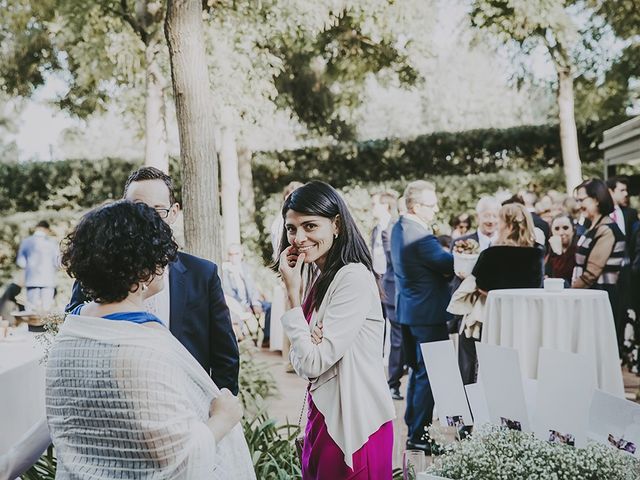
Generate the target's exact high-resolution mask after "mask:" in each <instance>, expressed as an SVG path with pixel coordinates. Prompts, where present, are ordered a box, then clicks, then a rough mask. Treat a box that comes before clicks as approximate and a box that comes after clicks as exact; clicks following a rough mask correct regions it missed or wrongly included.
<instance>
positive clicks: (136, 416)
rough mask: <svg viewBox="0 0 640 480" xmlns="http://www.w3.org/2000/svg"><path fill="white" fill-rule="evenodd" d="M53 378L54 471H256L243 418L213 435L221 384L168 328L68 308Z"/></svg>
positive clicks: (50, 369) (220, 474) (84, 474)
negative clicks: (221, 433) (74, 312)
mask: <svg viewBox="0 0 640 480" xmlns="http://www.w3.org/2000/svg"><path fill="white" fill-rule="evenodd" d="M46 382H47V390H46V406H47V420H48V424H49V431H50V433H51V438H52V440H53V443H54V445H55V447H56V453H57V457H58V471H57V475H56V478H61V479H71V478H86V479H89V478H100V479H116V478H117V479H134V478H135V479H161V478H162V479H216V480H217V479H220V480H223V479H225V480H226V479H231V478H232V479H238V480H243V479H255V478H256V477H255V473H254V471H253V466H252V462H251V457H250V454H249V449H248V447H247V443H246V441H245V439H244V436H243V434H242V428H241V426H240V425H239V424H238V425H236V427H234V429H233V430H232V431H231V432H230V433H229V434H227V435H226V436H225V437H224V438H223V439H222V440H221V441H220V442H219V443H218V444H216V442H215V439H214V437H213V434H212V433H211V431H210V430H209V428H208V427H207V423H206V422H207V420H208V417H209V406H210V403H211V400H212V399H213V398H215V397H216V396H217V395H218V393H219V389H218V388H217V387H216V385H215V384H214V383H213V381H212V380H211V379H210V378H209V376H208V375H207V374H206V373H205V371H204V370H203V369H202V367H201V366H200V365H199V364H198V363H197V362H196V360H195V359H194V358H193V357H192V356H191V355H190V354H189V352H188V351H187V350H186V349H185V348H184V347H183V346H182V345H181V344H180V342H178V341H177V340H176V339H175V338H174V337H173V335H171V333H170V332H169V331H168V330H167V329H165V328H154V327H150V326H145V325H138V324H135V323H132V322H127V321H114V320H105V319H102V318H95V317H87V316H82V315H69V316H68V317H67V319H66V321H65V322H64V324H63V325H62V327H61V329H60V332H59V333H58V335H57V336H56V341H55V344H54V345H53V347H52V348H51V351H50V353H49V361H48V364H47V372H46Z"/></svg>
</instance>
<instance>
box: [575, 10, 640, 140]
mask: <svg viewBox="0 0 640 480" xmlns="http://www.w3.org/2000/svg"><path fill="white" fill-rule="evenodd" d="M588 5H589V6H591V7H592V8H593V9H594V16H599V17H600V18H602V19H604V20H605V22H606V23H605V24H604V26H603V29H611V31H612V32H613V34H614V35H615V38H616V41H617V43H619V44H621V46H622V49H621V51H620V52H619V54H617V55H615V54H614V55H615V57H614V58H613V59H612V61H611V65H610V67H609V68H607V69H606V71H605V72H604V73H601V74H600V75H589V76H582V77H581V78H579V79H578V82H577V83H576V117H577V119H578V123H584V124H588V125H589V126H590V127H591V128H589V131H591V132H592V133H591V135H592V138H591V140H592V142H593V143H594V144H595V143H597V142H600V141H601V140H602V131H603V130H605V129H607V128H610V127H612V126H614V125H616V124H618V123H620V122H622V121H624V120H626V119H627V118H628V115H629V112H630V111H632V110H633V108H634V107H638V106H640V8H638V3H637V2H636V1H635V0H589V1H588ZM610 56H611V54H610Z"/></svg>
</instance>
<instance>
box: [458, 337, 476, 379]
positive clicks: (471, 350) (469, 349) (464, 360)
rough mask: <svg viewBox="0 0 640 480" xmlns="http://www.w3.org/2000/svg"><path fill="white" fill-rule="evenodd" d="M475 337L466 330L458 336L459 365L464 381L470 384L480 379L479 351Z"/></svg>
mask: <svg viewBox="0 0 640 480" xmlns="http://www.w3.org/2000/svg"><path fill="white" fill-rule="evenodd" d="M476 342H477V340H476V339H474V338H469V337H467V336H466V335H465V334H464V332H462V333H461V334H460V337H459V338H458V367H459V368H460V375H461V376H462V383H463V384H465V385H469V384H471V383H476V380H477V379H478V353H477V352H476Z"/></svg>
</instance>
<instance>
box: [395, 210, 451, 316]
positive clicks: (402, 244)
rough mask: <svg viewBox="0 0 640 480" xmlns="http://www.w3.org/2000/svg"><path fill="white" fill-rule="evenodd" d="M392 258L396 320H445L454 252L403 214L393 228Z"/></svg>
mask: <svg viewBox="0 0 640 480" xmlns="http://www.w3.org/2000/svg"><path fill="white" fill-rule="evenodd" d="M391 259H392V261H393V269H394V272H395V276H396V315H397V322H398V323H400V324H402V325H411V326H434V325H443V324H445V323H446V322H447V319H448V314H447V312H446V308H447V305H449V300H450V299H451V295H450V293H449V280H450V279H451V277H452V276H453V255H451V253H449V252H446V251H445V250H444V249H443V248H442V246H441V245H440V243H439V242H438V239H437V238H436V236H435V235H432V234H430V233H429V232H428V231H427V230H426V229H425V228H424V227H423V226H422V225H420V224H418V223H417V222H414V221H413V220H410V219H407V218H406V217H400V220H398V221H397V222H396V224H395V225H394V226H393V229H392V231H391Z"/></svg>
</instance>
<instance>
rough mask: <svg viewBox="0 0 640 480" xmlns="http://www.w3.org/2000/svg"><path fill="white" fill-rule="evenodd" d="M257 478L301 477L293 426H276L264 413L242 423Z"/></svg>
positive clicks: (296, 428)
mask: <svg viewBox="0 0 640 480" xmlns="http://www.w3.org/2000/svg"><path fill="white" fill-rule="evenodd" d="M243 427H244V436H245V438H246V439H247V444H248V445H249V451H250V452H251V459H252V461H253V467H254V469H255V472H256V476H257V478H260V479H269V480H289V479H294V478H301V476H302V474H301V471H300V462H299V460H298V455H297V452H296V448H295V444H294V440H295V439H296V437H297V436H298V435H299V434H300V428H299V427H298V426H297V425H290V424H287V425H277V424H276V421H275V420H273V419H270V418H268V416H267V414H266V413H265V412H262V413H260V414H259V415H257V416H255V417H254V418H252V419H250V420H248V421H245V422H244V423H243Z"/></svg>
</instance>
